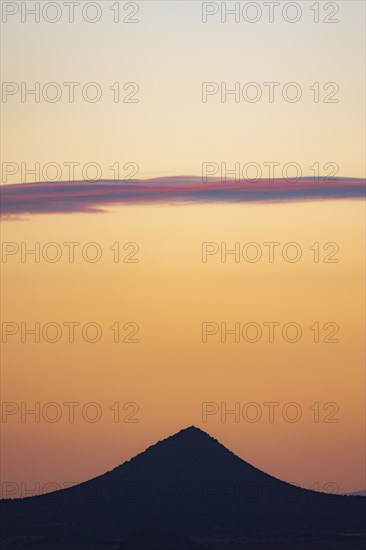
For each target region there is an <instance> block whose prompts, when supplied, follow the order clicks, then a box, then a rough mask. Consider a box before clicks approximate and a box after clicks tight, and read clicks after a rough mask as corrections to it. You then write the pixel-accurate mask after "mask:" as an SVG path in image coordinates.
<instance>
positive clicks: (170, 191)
mask: <svg viewBox="0 0 366 550" xmlns="http://www.w3.org/2000/svg"><path fill="white" fill-rule="evenodd" d="M364 196H365V180H364V179H359V178H339V179H329V180H328V181H327V182H319V183H314V181H313V179H312V178H301V179H299V180H298V181H296V182H288V181H286V180H283V179H276V180H273V181H270V180H259V181H258V182H255V183H249V182H247V181H242V182H239V183H236V182H234V181H226V182H220V181H215V180H211V181H208V182H206V183H202V181H201V179H200V178H198V177H192V176H187V177H186V176H174V177H170V178H155V179H148V180H141V181H140V182H139V183H129V182H118V183H117V182H114V181H111V180H103V181H99V182H96V183H92V182H85V181H82V182H57V183H54V182H52V183H51V182H40V183H22V184H15V185H2V186H1V214H2V216H4V217H19V216H23V215H31V214H62V213H76V212H79V213H83V212H84V213H98V212H99V213H100V212H105V211H106V210H108V207H112V206H117V205H128V204H154V203H163V204H194V203H212V202H235V203H238V202H293V201H315V200H334V199H360V198H363V197H364Z"/></svg>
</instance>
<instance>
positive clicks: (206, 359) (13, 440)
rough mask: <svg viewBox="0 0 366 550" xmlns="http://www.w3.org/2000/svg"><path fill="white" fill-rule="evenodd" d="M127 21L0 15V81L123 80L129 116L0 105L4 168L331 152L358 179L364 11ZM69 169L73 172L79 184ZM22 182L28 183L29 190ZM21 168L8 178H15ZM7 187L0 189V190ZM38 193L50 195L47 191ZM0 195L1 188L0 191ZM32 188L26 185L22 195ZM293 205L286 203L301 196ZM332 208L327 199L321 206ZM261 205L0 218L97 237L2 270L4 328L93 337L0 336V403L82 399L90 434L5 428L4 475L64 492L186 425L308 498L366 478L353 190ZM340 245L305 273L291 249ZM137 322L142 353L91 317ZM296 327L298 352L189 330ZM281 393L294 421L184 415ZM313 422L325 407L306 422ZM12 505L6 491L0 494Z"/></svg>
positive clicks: (122, 108) (146, 167) (164, 12)
mask: <svg viewBox="0 0 366 550" xmlns="http://www.w3.org/2000/svg"><path fill="white" fill-rule="evenodd" d="M140 4H141V8H140V23H139V24H136V25H116V24H113V23H111V22H110V18H109V19H105V20H104V19H103V20H102V21H101V22H100V23H98V24H96V25H89V26H88V25H87V24H86V23H84V22H81V21H80V20H78V19H77V21H76V22H75V24H74V25H69V24H67V23H58V24H55V25H47V24H45V23H40V24H22V23H20V22H19V20H16V18H14V21H13V20H10V21H9V23H7V24H6V25H3V38H2V46H3V54H2V61H3V69H2V73H3V75H2V76H3V80H4V81H15V82H21V81H27V82H35V81H39V82H48V81H57V82H65V81H80V82H90V81H98V82H100V83H101V84H102V85H103V86H105V89H106V88H108V86H109V85H111V84H113V82H116V81H120V82H121V83H124V82H129V81H135V82H138V83H139V84H140V89H141V97H140V102H139V103H138V104H123V103H122V104H114V103H113V101H111V97H110V96H106V99H105V100H103V101H101V102H99V103H98V104H92V105H90V104H86V103H83V102H81V101H76V102H75V104H72V105H70V104H68V103H66V102H62V101H61V102H60V103H58V104H45V103H42V102H41V103H40V104H34V103H32V102H30V103H28V102H27V103H25V104H22V103H21V102H20V101H19V98H17V97H14V98H10V99H9V101H8V102H7V103H6V104H2V112H3V122H2V132H3V136H4V137H6V139H3V144H2V159H3V162H4V161H5V162H14V163H18V164H20V163H22V162H25V163H27V164H29V165H31V164H34V163H35V162H39V163H41V165H44V164H46V163H48V162H58V163H60V164H63V163H65V162H72V161H76V162H80V163H81V164H84V163H87V162H96V163H99V164H100V165H101V166H102V167H103V178H104V179H110V177H111V174H110V171H109V170H108V167H109V166H111V165H112V164H113V163H114V162H120V163H121V164H123V163H125V162H136V163H137V164H139V166H140V171H139V175H138V177H140V178H154V177H164V176H182V175H183V176H184V175H187V174H188V175H192V176H198V177H199V176H200V175H201V164H202V162H204V161H206V162H207V161H210V162H216V163H221V162H227V163H228V164H230V163H235V162H241V163H243V164H245V163H246V162H257V163H259V164H262V163H264V162H272V161H275V162H279V163H280V164H281V165H283V164H286V163H288V162H297V163H298V164H300V165H301V166H302V167H303V170H304V173H303V175H304V176H309V175H311V172H309V166H311V165H313V164H314V162H319V163H320V164H321V165H324V164H325V163H327V162H336V163H337V164H338V165H339V167H340V170H339V175H340V176H343V177H344V178H364V167H365V157H364V145H365V143H364V104H363V95H364V91H365V89H364V68H363V67H364V53H363V42H364V30H363V19H364V17H363V16H364V5H363V3H362V2H353V1H347V2H340V7H341V11H340V19H341V21H340V23H339V24H335V25H326V24H322V23H320V24H318V25H316V24H314V23H312V22H311V20H310V16H309V14H308V13H307V17H305V18H304V20H303V21H301V22H299V23H298V24H296V25H289V24H286V23H285V22H283V21H277V22H276V23H274V24H269V23H265V22H259V23H257V24H254V25H249V24H245V23H243V24H234V23H226V24H221V23H220V22H219V20H218V19H215V20H213V21H210V22H209V23H207V24H206V25H204V24H202V22H201V3H200V2H154V1H152V2H141V3H140ZM202 81H217V82H222V81H227V82H228V83H232V82H235V81H240V82H249V81H258V82H265V81H281V82H289V81H297V82H299V83H301V85H302V86H303V88H304V90H305V89H307V88H308V86H309V85H311V84H312V83H314V82H316V81H319V82H329V81H334V82H338V83H339V85H340V89H341V93H340V94H339V97H340V103H338V104H323V103H319V104H315V103H314V102H312V101H311V96H310V95H307V96H306V98H305V99H304V100H303V101H301V102H299V103H296V104H290V103H285V102H282V101H280V102H276V103H274V104H268V103H266V102H260V103H258V104H255V105H253V104H247V103H238V104H236V103H230V102H228V103H220V102H219V101H218V99H215V98H213V99H212V101H211V100H210V101H209V102H208V103H206V104H203V103H202V102H201V83H202ZM77 179H80V178H77ZM27 181H32V178H30V179H28V180H27ZM21 182H22V179H21V177H20V176H19V174H15V175H14V176H13V177H11V178H10V179H9V180H8V181H7V183H10V184H16V183H21ZM3 183H5V182H4V181H3ZM48 185H50V186H52V183H49V184H48ZM4 189H5V188H4ZM29 189H32V187H31V186H30V187H29ZM303 198H304V197H303ZM328 198H329V199H332V198H333V197H328ZM307 199H308V200H299V201H295V202H279V203H276V204H272V203H268V204H261V203H257V202H255V203H252V204H244V203H235V202H234V203H230V204H229V203H209V204H190V205H168V204H165V202H164V203H159V204H146V205H136V204H132V205H129V206H124V207H122V206H118V205H110V206H109V207H108V208H107V209H106V210H107V211H106V212H105V213H103V214H93V213H84V214H82V213H76V214H69V215H65V214H63V213H62V212H58V213H53V214H48V215H43V214H41V215H36V214H32V215H29V216H25V217H22V218H20V219H15V220H5V221H3V223H2V240H3V241H4V242H15V243H21V242H25V243H27V245H28V246H29V247H31V246H32V245H34V243H36V242H39V243H41V245H43V244H45V243H47V242H57V243H60V244H61V245H62V243H65V242H70V241H75V242H80V243H88V242H97V243H99V244H100V246H101V247H102V249H103V258H102V260H101V261H100V262H98V263H96V264H92V263H87V262H85V261H83V260H82V258H80V256H79V255H78V256H77V259H76V261H75V263H73V264H70V263H68V262H67V261H66V260H65V259H63V260H61V261H60V262H58V263H56V264H52V263H47V262H44V261H41V262H40V263H35V262H33V261H31V259H29V261H27V262H26V263H22V262H21V259H20V255H15V256H12V257H10V258H9V259H8V262H7V263H6V264H5V263H3V264H2V272H3V283H2V295H3V304H2V312H1V313H2V320H3V321H10V322H14V323H21V322H26V323H29V324H32V323H34V322H37V321H38V322H40V323H42V324H43V323H47V322H50V321H54V322H58V323H60V324H61V323H62V322H65V321H78V322H80V323H86V322H89V321H95V322H97V323H99V324H100V325H101V326H102V327H103V329H104V331H105V338H103V339H102V341H101V342H99V343H97V344H94V345H93V344H87V343H85V342H84V341H82V340H81V339H80V338H77V339H76V341H75V343H74V344H69V343H67V342H65V341H60V342H58V343H56V344H48V343H45V342H42V343H40V344H33V343H31V342H28V343H26V344H22V343H21V342H20V339H19V336H14V337H12V338H10V339H9V343H7V344H6V345H4V346H3V350H2V355H3V361H2V381H3V385H2V399H3V400H4V401H12V402H16V403H20V402H22V401H24V402H27V403H28V404H32V403H34V402H36V401H38V402H40V403H42V404H43V403H48V402H57V403H63V402H65V401H78V402H80V403H82V404H84V403H87V402H91V401H93V402H98V403H100V405H101V407H102V409H103V418H102V420H101V421H100V422H97V423H95V424H93V423H88V422H86V421H85V420H84V421H83V419H82V418H80V414H77V417H76V420H75V422H74V423H73V424H70V423H69V422H67V420H66V419H65V416H63V418H62V419H61V421H60V422H57V423H54V424H53V423H49V422H48V423H47V422H40V423H34V422H31V421H28V422H26V423H24V422H21V419H20V416H19V415H14V417H11V418H9V420H8V422H7V423H6V424H4V425H3V430H2V431H3V436H2V437H3V440H4V442H5V443H6V444H5V445H3V446H2V480H3V481H5V482H15V483H18V485H20V484H21V483H22V482H24V483H26V484H27V488H28V489H31V488H32V486H35V484H36V483H37V482H38V483H40V485H41V487H44V486H45V485H46V484H47V483H49V482H51V481H53V482H56V483H58V484H59V485H60V486H62V485H63V484H65V483H68V482H79V481H82V480H86V479H89V478H90V477H93V476H95V475H98V474H100V473H102V472H104V471H106V470H108V469H111V468H113V467H114V466H116V465H117V464H119V463H120V462H122V461H124V460H126V459H129V458H130V457H131V456H133V455H135V454H136V453H138V452H140V451H141V450H143V449H144V448H146V447H147V446H148V445H150V444H153V443H154V442H155V441H156V440H158V439H162V438H163V437H166V436H168V435H170V434H171V433H173V432H175V431H178V430H179V429H181V428H182V427H185V426H187V425H192V424H194V425H197V426H199V427H201V428H202V429H204V430H206V431H208V432H209V433H210V434H211V435H213V436H214V437H217V438H218V439H219V440H220V441H222V443H224V444H225V445H226V446H227V447H229V448H230V449H231V450H233V451H234V452H236V453H237V454H238V455H240V456H241V457H242V458H244V459H245V460H248V462H250V463H252V464H254V465H255V466H257V467H259V468H261V469H263V470H264V471H266V472H268V473H270V474H272V475H274V476H277V477H279V478H281V479H285V480H287V481H290V482H296V483H298V484H299V485H302V486H304V487H310V486H313V487H314V486H315V484H318V486H319V488H324V486H325V485H326V484H327V483H330V482H332V483H335V484H336V485H337V486H338V487H339V491H341V492H343V491H352V490H354V491H356V490H359V489H362V488H364V487H365V484H366V481H365V477H364V460H365V449H364V443H363V434H364V428H365V425H364V411H365V403H364V389H363V388H364V335H363V325H364V316H363V315H364V314H363V303H364V287H363V277H362V275H363V271H364V244H365V243H364V238H363V229H364V204H363V202H362V201H361V200H359V199H353V200H350V198H347V199H341V200H325V201H314V200H309V197H307ZM268 241H272V242H273V241H276V242H279V243H281V246H282V245H284V244H285V243H288V242H297V243H299V245H300V246H301V248H302V250H303V251H304V254H303V258H302V259H301V261H299V262H298V263H294V264H292V263H288V262H285V261H282V260H281V258H279V259H278V260H276V261H275V262H274V263H273V264H272V263H268V262H266V261H260V262H258V263H248V262H242V261H241V262H239V263H235V262H233V261H232V260H231V261H229V260H228V262H227V263H222V262H220V260H219V257H218V256H215V257H212V258H210V260H209V261H208V262H207V263H202V260H201V246H202V242H216V243H219V244H220V243H222V242H226V243H227V245H228V247H230V246H232V245H233V243H235V242H240V243H247V242H257V243H264V242H268ZM115 242H120V243H122V244H123V243H126V242H136V243H138V244H139V246H140V253H139V256H138V257H139V260H140V261H139V263H136V264H134V263H132V264H124V263H119V264H115V263H114V262H113V258H112V254H111V252H110V251H109V250H108V247H109V246H111V245H112V244H113V243H115ZM315 242H318V243H320V245H321V246H323V245H324V244H325V243H329V242H335V243H337V244H338V245H339V253H338V255H337V258H338V259H339V262H338V263H329V264H328V263H323V262H322V261H321V262H320V263H314V262H313V260H312V252H311V251H310V250H309V246H311V245H312V244H313V243H315ZM115 321H118V322H120V323H121V324H123V323H125V322H127V321H135V322H137V323H138V324H139V325H140V343H139V344H132V345H126V344H114V343H113V342H112V341H111V333H110V331H109V330H108V327H109V326H110V325H111V324H112V323H113V322H115ZM204 321H210V322H218V323H220V322H227V323H228V324H229V323H230V324H232V323H234V322H235V321H238V322H240V323H242V324H245V323H246V322H249V321H256V322H258V323H263V322H265V321H277V322H279V323H286V322H289V321H296V322H298V323H299V324H300V325H301V326H302V328H303V330H304V338H303V339H302V340H301V342H299V343H297V344H288V343H286V342H283V341H281V340H279V341H276V342H275V343H274V344H269V343H267V342H265V341H263V342H258V343H257V344H248V343H245V342H240V343H238V344H235V343H233V342H230V341H229V342H228V343H226V344H222V343H220V340H219V338H218V337H216V338H212V340H210V341H209V342H208V343H207V344H203V343H202V341H201V323H202V322H204ZM316 321H317V322H319V323H320V324H322V325H323V324H325V323H327V322H336V323H338V325H339V326H340V334H339V338H340V342H339V343H337V344H324V343H319V344H314V343H313V342H312V341H311V338H310V336H311V333H310V331H309V330H308V328H307V327H309V326H310V325H312V324H313V323H314V322H316ZM266 401H277V402H280V403H281V406H282V405H283V404H285V403H288V402H297V403H298V404H299V405H300V406H301V408H302V410H303V419H302V420H301V422H298V423H289V422H284V421H282V420H281V419H279V420H278V421H275V422H274V423H270V422H268V421H266V420H262V421H260V422H258V423H249V422H243V421H241V422H239V423H235V422H234V421H233V419H232V417H231V418H230V417H228V420H227V422H226V423H222V422H221V421H220V417H219V415H215V416H212V418H209V419H208V422H207V423H203V422H202V416H201V407H202V402H217V403H222V402H226V403H227V406H228V407H230V406H232V405H233V404H234V403H235V402H239V403H241V404H245V403H248V402H257V403H263V402H266ZM115 402H119V403H121V404H122V405H123V404H124V403H127V402H136V403H138V404H139V407H140V410H139V413H138V414H137V418H138V419H139V422H138V423H135V424H134V423H131V424H126V423H114V422H113V418H112V413H111V411H109V409H108V407H109V406H110V405H112V404H113V403H115ZM315 402H319V403H320V406H323V405H324V404H326V403H328V402H335V403H337V404H338V405H339V412H338V413H337V416H336V417H337V418H338V419H339V422H338V423H324V422H319V423H314V421H313V416H312V413H311V411H309V407H310V406H312V405H313V404H314V403H315ZM322 414H324V412H323V413H322ZM15 496H20V493H19V491H18V493H17V494H16V495H15Z"/></svg>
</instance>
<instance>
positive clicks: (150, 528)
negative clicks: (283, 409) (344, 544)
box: [0, 427, 366, 550]
mask: <svg viewBox="0 0 366 550" xmlns="http://www.w3.org/2000/svg"><path fill="white" fill-rule="evenodd" d="M365 504H366V499H365V498H362V497H356V496H355V497H352V496H338V495H327V494H322V493H317V492H314V491H308V490H305V489H301V488H298V487H295V486H293V485H290V484H288V483H285V482H283V481H280V480H278V479H276V478H274V477H272V476H269V475H267V474H265V473H264V472H262V471H260V470H258V469H257V468H254V467H253V466H251V465H250V464H248V463H247V462H245V461H243V460H241V459H240V458H239V457H237V456H236V455H234V454H233V453H232V452H231V451H229V450H228V449H226V448H225V447H224V446H223V445H221V444H220V443H219V442H218V441H217V440H215V439H213V438H212V437H210V436H209V435H207V434H206V433H205V432H203V431H201V430H199V429H197V428H194V427H191V428H187V429H184V430H182V431H180V432H178V433H177V434H175V435H173V436H171V437H168V438H167V439H165V440H163V441H160V442H159V443H157V444H156V445H153V446H152V447H150V448H148V449H147V450H146V451H144V452H143V453H141V454H139V455H138V456H136V457H135V458H133V459H132V460H130V461H129V462H125V463H124V464H122V465H120V466H118V467H117V468H115V469H114V470H111V471H110V472H107V473H105V474H103V475H101V476H99V477H97V478H94V479H92V480H90V481H87V482H85V483H81V484H80V485H77V486H75V487H72V488H68V489H63V490H61V491H56V492H54V493H50V494H48V495H43V496H37V497H29V498H25V499H14V500H2V501H1V502H0V506H1V516H2V534H3V535H7V536H9V535H14V534H17V535H24V536H42V537H50V540H52V539H53V538H54V537H56V538H57V537H61V538H62V537H66V538H67V537H70V538H72V539H73V540H75V541H76V540H77V539H78V538H79V537H81V539H83V540H85V536H90V537H91V540H93V541H96V540H102V539H103V540H105V539H106V538H113V537H115V538H117V539H124V538H126V540H128V542H126V545H125V546H124V547H125V548H140V547H141V548H142V547H144V546H143V543H141V544H140V543H138V542H136V541H135V538H134V537H135V533H139V536H140V537H142V539H143V538H144V537H145V538H150V539H151V541H152V543H153V540H154V537H155V538H156V539H157V542H156V547H157V548H161V549H164V548H165V547H166V548H169V545H170V547H171V548H172V549H173V547H174V548H177V549H179V548H187V549H188V548H192V550H194V548H196V546H195V543H193V542H192V543H188V542H187V540H186V537H191V536H193V537H194V536H207V537H210V536H216V537H224V536H257V535H260V536H277V537H281V536H297V535H299V536H300V535H303V534H305V535H307V536H308V535H309V534H310V535H318V536H321V537H324V536H328V535H329V536H334V535H337V534H338V533H339V534H340V533H352V532H354V533H360V532H363V530H364V528H365V517H366V515H364V514H365V511H366V508H365ZM167 531H168V532H173V533H177V534H178V535H177V537H178V538H177V540H176V542H175V543H174V545H173V544H172V543H171V542H169V541H170V539H169V536H170V535H168V534H166V533H167ZM146 533H147V534H146ZM163 533H165V534H163ZM159 537H160V538H159ZM180 538H181V541H182V542H181V546H180V545H179V544H180V543H179V539H180ZM163 539H164V540H165V542H164V541H163ZM134 541H135V542H134ZM159 541H160V542H159ZM184 541H185V542H184ZM152 543H151V544H152ZM151 544H150V545H147V546H146V548H150V547H151V548H155V546H154V545H153V544H152V545H151ZM159 545H160V546H159ZM351 547H352V546H351Z"/></svg>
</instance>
